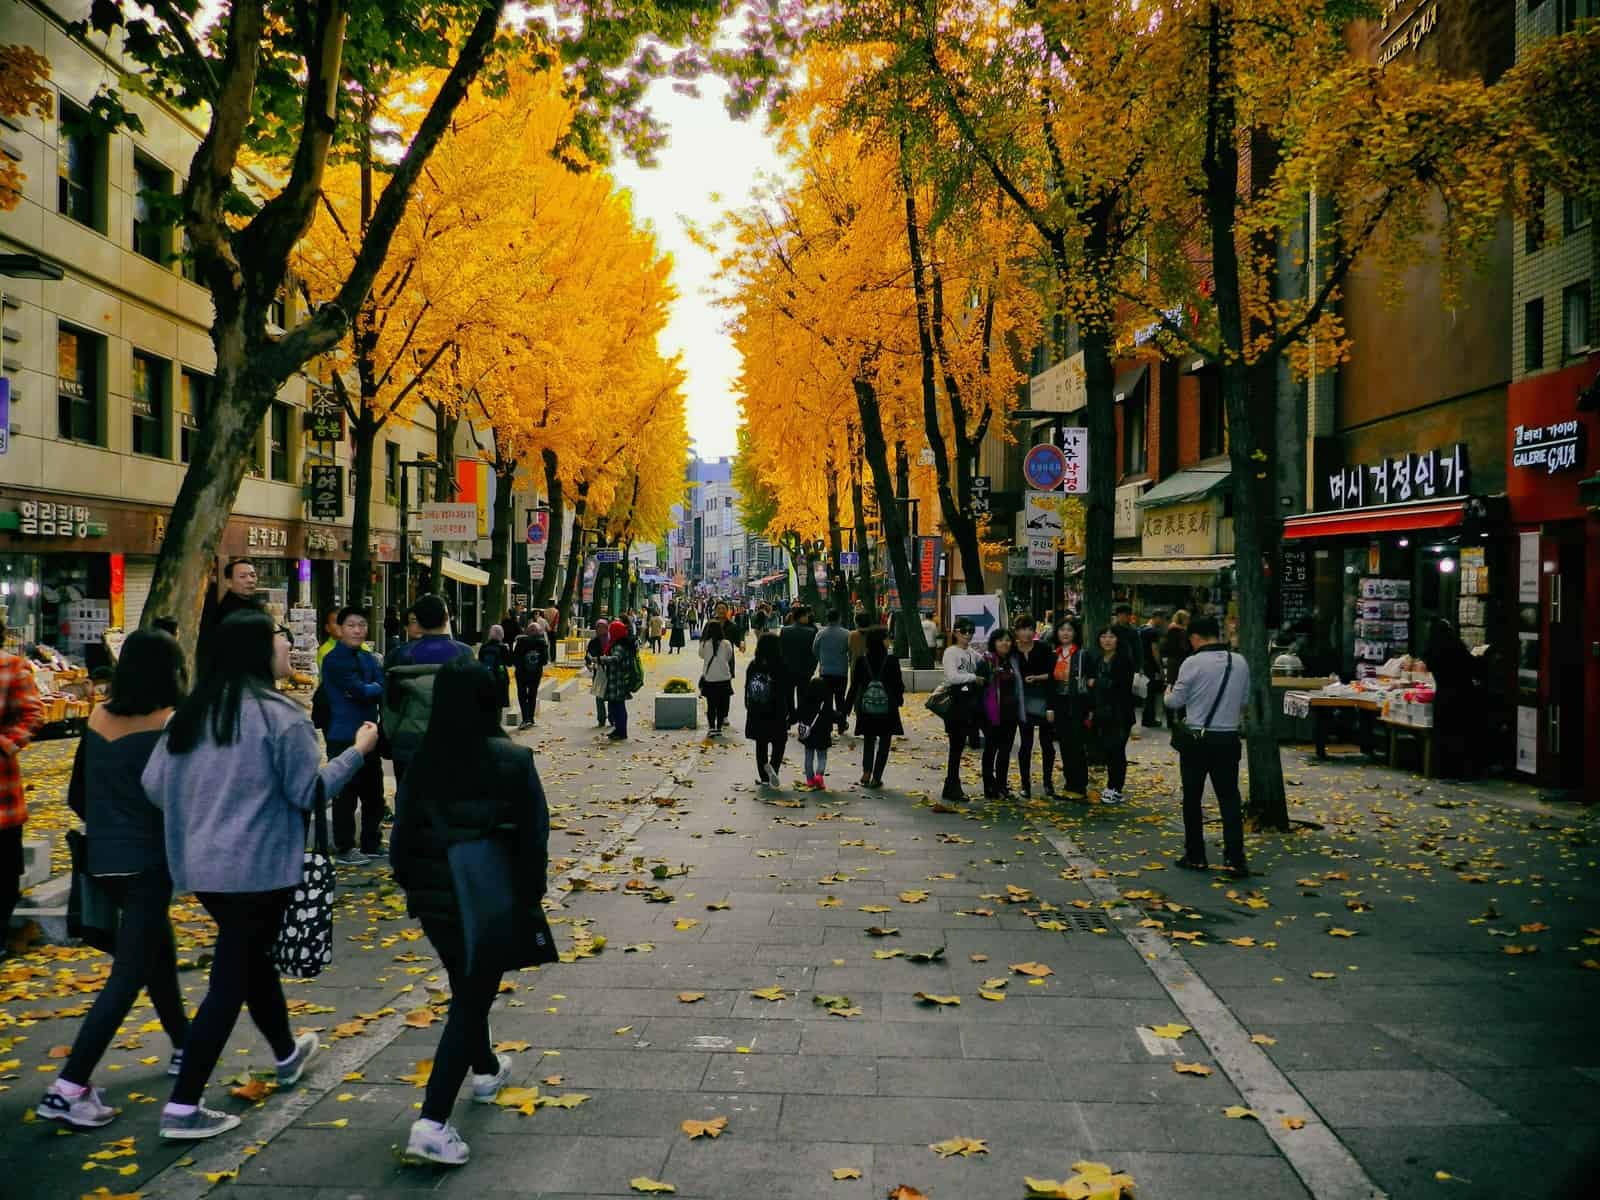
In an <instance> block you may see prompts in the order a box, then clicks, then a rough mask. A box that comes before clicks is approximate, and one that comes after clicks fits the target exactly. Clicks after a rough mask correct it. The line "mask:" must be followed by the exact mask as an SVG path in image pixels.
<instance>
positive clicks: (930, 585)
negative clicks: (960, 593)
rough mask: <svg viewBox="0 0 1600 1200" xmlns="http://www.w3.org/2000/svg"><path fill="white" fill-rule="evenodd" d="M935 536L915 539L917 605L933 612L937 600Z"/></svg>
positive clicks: (937, 545)
mask: <svg viewBox="0 0 1600 1200" xmlns="http://www.w3.org/2000/svg"><path fill="white" fill-rule="evenodd" d="M942 540H943V539H941V538H939V537H937V536H926V535H924V536H923V537H919V538H918V539H917V607H918V608H921V609H924V610H926V611H928V612H933V611H934V607H935V606H936V605H937V604H938V602H939V543H940V541H942Z"/></svg>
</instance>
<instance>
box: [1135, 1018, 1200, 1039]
mask: <svg viewBox="0 0 1600 1200" xmlns="http://www.w3.org/2000/svg"><path fill="white" fill-rule="evenodd" d="M1145 1028H1146V1029H1148V1030H1149V1031H1150V1032H1151V1033H1153V1034H1155V1035H1156V1036H1157V1037H1159V1038H1169V1039H1170V1040H1172V1041H1177V1040H1178V1039H1179V1038H1181V1037H1182V1036H1183V1035H1184V1034H1186V1033H1193V1032H1194V1030H1193V1029H1192V1028H1191V1027H1190V1026H1188V1025H1179V1024H1177V1023H1176V1022H1173V1023H1172V1024H1170V1025H1146V1026H1145Z"/></svg>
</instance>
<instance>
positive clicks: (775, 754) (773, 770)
mask: <svg viewBox="0 0 1600 1200" xmlns="http://www.w3.org/2000/svg"><path fill="white" fill-rule="evenodd" d="M788 741H789V738H788V735H787V734H781V733H780V734H779V735H778V736H777V737H776V738H757V739H756V774H757V775H764V776H767V777H768V778H771V779H773V780H774V781H776V779H777V774H778V764H779V763H781V762H782V761H783V749H784V746H785V745H787V744H788Z"/></svg>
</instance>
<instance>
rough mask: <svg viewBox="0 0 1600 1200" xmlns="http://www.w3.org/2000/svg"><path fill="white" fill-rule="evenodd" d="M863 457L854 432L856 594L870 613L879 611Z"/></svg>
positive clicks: (852, 502)
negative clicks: (864, 485) (864, 486)
mask: <svg viewBox="0 0 1600 1200" xmlns="http://www.w3.org/2000/svg"><path fill="white" fill-rule="evenodd" d="M861 490H862V489H861V456H860V454H859V453H857V451H856V446H855V437H854V430H852V431H851V440H850V507H851V508H852V509H854V511H855V518H856V592H857V594H858V595H859V596H860V597H861V607H862V608H863V609H864V610H865V611H866V612H868V613H876V612H877V611H878V606H877V596H876V594H875V589H874V588H873V586H872V551H871V550H870V549H869V548H868V546H867V510H866V506H865V505H864V504H863V502H862V495H861Z"/></svg>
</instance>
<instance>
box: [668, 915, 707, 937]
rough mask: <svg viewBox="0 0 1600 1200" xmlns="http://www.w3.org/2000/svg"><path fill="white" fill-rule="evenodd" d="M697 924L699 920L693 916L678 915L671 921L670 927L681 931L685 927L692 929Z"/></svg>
mask: <svg viewBox="0 0 1600 1200" xmlns="http://www.w3.org/2000/svg"><path fill="white" fill-rule="evenodd" d="M698 924H700V922H699V921H697V920H696V919H695V918H693V917H679V918H678V919H677V920H676V921H674V922H673V923H672V927H673V928H674V929H676V930H678V931H679V932H680V933H681V932H683V931H684V930H685V929H693V928H694V927H695V926H696V925H698Z"/></svg>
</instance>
